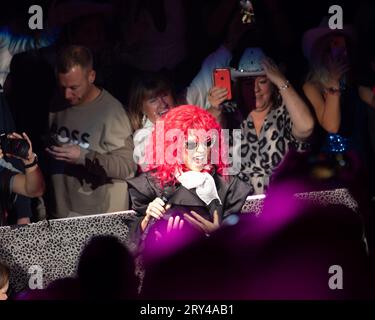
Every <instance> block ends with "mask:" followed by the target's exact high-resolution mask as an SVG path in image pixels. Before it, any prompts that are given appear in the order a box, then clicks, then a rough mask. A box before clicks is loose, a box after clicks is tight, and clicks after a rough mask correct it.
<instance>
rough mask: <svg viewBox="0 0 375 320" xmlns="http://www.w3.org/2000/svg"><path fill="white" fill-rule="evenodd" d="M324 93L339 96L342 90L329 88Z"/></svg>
mask: <svg viewBox="0 0 375 320" xmlns="http://www.w3.org/2000/svg"><path fill="white" fill-rule="evenodd" d="M324 93H327V94H332V95H336V96H339V95H340V94H341V89H340V88H335V87H329V88H325V89H324Z"/></svg>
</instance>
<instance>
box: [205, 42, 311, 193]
mask: <svg viewBox="0 0 375 320" xmlns="http://www.w3.org/2000/svg"><path fill="white" fill-rule="evenodd" d="M238 69H239V70H241V71H240V72H239V71H236V70H232V78H237V79H238V80H239V81H238V84H239V88H240V93H241V94H242V95H241V97H242V99H241V100H242V101H238V105H239V109H240V110H241V111H242V114H243V118H244V120H243V121H242V123H241V143H240V144H239V143H236V141H234V146H233V153H236V154H237V155H240V156H241V168H240V174H239V177H240V178H241V179H242V180H244V181H246V182H248V183H249V184H250V185H251V186H252V187H253V189H254V194H262V193H264V192H265V191H266V190H267V187H268V185H269V181H270V177H271V175H272V173H273V171H274V170H275V169H276V167H277V166H278V165H279V164H280V162H281V161H282V159H283V158H284V156H285V155H286V153H287V152H288V150H289V149H290V148H295V149H297V150H303V149H304V148H306V145H305V144H304V141H305V140H306V139H307V138H308V137H309V136H310V135H311V133H312V130H313V127H314V120H313V118H312V116H311V113H310V112H309V109H308V107H307V105H306V104H305V102H304V101H303V100H302V99H301V98H300V96H299V95H298V94H297V92H296V91H295V90H294V88H293V87H292V86H291V84H290V83H289V82H288V81H287V80H286V78H285V77H284V75H283V74H282V73H281V71H280V70H279V68H278V67H277V66H276V65H275V64H274V63H273V61H272V60H270V59H269V58H267V57H265V56H264V54H263V52H262V50H261V49H259V48H248V49H246V50H245V52H244V54H243V55H242V58H241V60H240V63H239V68H238ZM224 90H225V89H223V88H218V87H213V88H211V90H210V91H209V97H208V100H209V102H210V104H211V106H212V107H214V108H216V109H217V110H218V113H219V114H220V113H221V110H222V108H221V104H222V103H223V102H224V101H225V99H226V94H225V92H224Z"/></svg>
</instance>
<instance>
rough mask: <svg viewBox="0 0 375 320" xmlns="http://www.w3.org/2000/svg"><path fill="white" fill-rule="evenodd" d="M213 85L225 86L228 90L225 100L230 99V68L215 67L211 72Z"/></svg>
mask: <svg viewBox="0 0 375 320" xmlns="http://www.w3.org/2000/svg"><path fill="white" fill-rule="evenodd" d="M213 78H214V86H215V87H220V88H225V89H227V91H228V95H227V100H231V99H232V85H231V78H230V70H229V69H228V68H217V69H215V70H214V72H213Z"/></svg>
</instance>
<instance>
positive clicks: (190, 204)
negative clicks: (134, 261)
mask: <svg viewBox="0 0 375 320" xmlns="http://www.w3.org/2000/svg"><path fill="white" fill-rule="evenodd" d="M213 178H214V181H215V185H216V188H217V192H218V195H219V198H220V200H221V202H222V205H220V203H219V201H218V200H213V201H211V203H210V204H209V205H206V203H205V202H203V201H202V200H201V199H200V198H199V197H198V195H197V194H196V192H195V189H190V190H189V189H186V188H185V187H184V186H182V185H181V184H177V185H174V186H170V187H164V188H163V189H162V188H161V186H160V185H159V182H158V181H157V180H156V178H154V177H153V176H152V175H151V174H150V173H149V172H146V173H142V174H141V175H139V176H138V177H135V178H131V179H128V180H127V182H128V185H129V195H130V199H131V203H132V209H133V210H134V211H136V212H137V217H138V218H137V219H136V221H135V226H134V229H133V228H132V229H133V230H132V231H131V232H132V233H133V234H132V237H135V239H134V240H135V241H136V242H137V239H136V238H137V237H139V236H140V234H141V231H140V223H141V221H142V220H143V218H144V217H145V216H146V209H147V207H148V205H149V203H150V202H152V201H153V200H154V199H155V198H157V197H159V198H161V199H164V200H166V201H165V202H167V203H168V204H170V205H172V206H171V208H170V209H169V210H168V211H167V212H166V213H165V216H167V217H168V215H169V214H176V212H177V213H179V214H183V213H189V212H190V210H193V211H195V212H197V213H199V214H200V215H201V216H203V217H204V218H205V219H208V220H210V221H213V213H214V211H215V210H217V212H218V213H219V218H220V220H223V219H225V218H226V217H227V216H229V215H230V214H232V213H239V212H240V211H241V208H242V206H243V205H244V203H245V201H246V198H247V196H248V195H250V194H251V191H252V189H251V187H250V185H248V184H247V183H245V182H243V181H241V180H240V179H239V178H237V177H236V176H229V177H228V178H227V179H225V178H224V177H222V176H221V175H219V174H216V173H215V174H213Z"/></svg>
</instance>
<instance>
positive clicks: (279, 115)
mask: <svg viewBox="0 0 375 320" xmlns="http://www.w3.org/2000/svg"><path fill="white" fill-rule="evenodd" d="M307 147H308V145H307V144H306V143H303V142H301V141H298V140H297V139H296V138H295V137H294V136H293V134H292V122H291V119H290V116H289V112H288V110H287V108H286V106H285V105H280V106H279V107H277V108H274V109H271V110H270V112H269V113H268V114H267V116H266V118H265V120H264V123H263V126H262V128H261V130H260V133H259V137H258V136H257V133H256V131H255V126H254V122H253V120H252V118H251V116H250V114H249V116H248V117H247V118H246V119H245V120H244V121H243V122H242V124H241V146H240V150H239V148H237V150H234V152H240V155H241V172H240V174H239V177H240V179H242V180H243V181H245V182H248V183H249V184H251V185H252V187H253V189H254V194H262V193H265V192H266V190H267V187H268V185H269V180H270V177H271V175H272V173H273V171H274V170H275V169H276V168H277V167H278V165H279V164H280V163H281V161H282V160H283V158H284V156H285V155H286V153H287V152H288V150H289V149H291V148H294V149H295V150H297V151H303V150H307Z"/></svg>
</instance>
